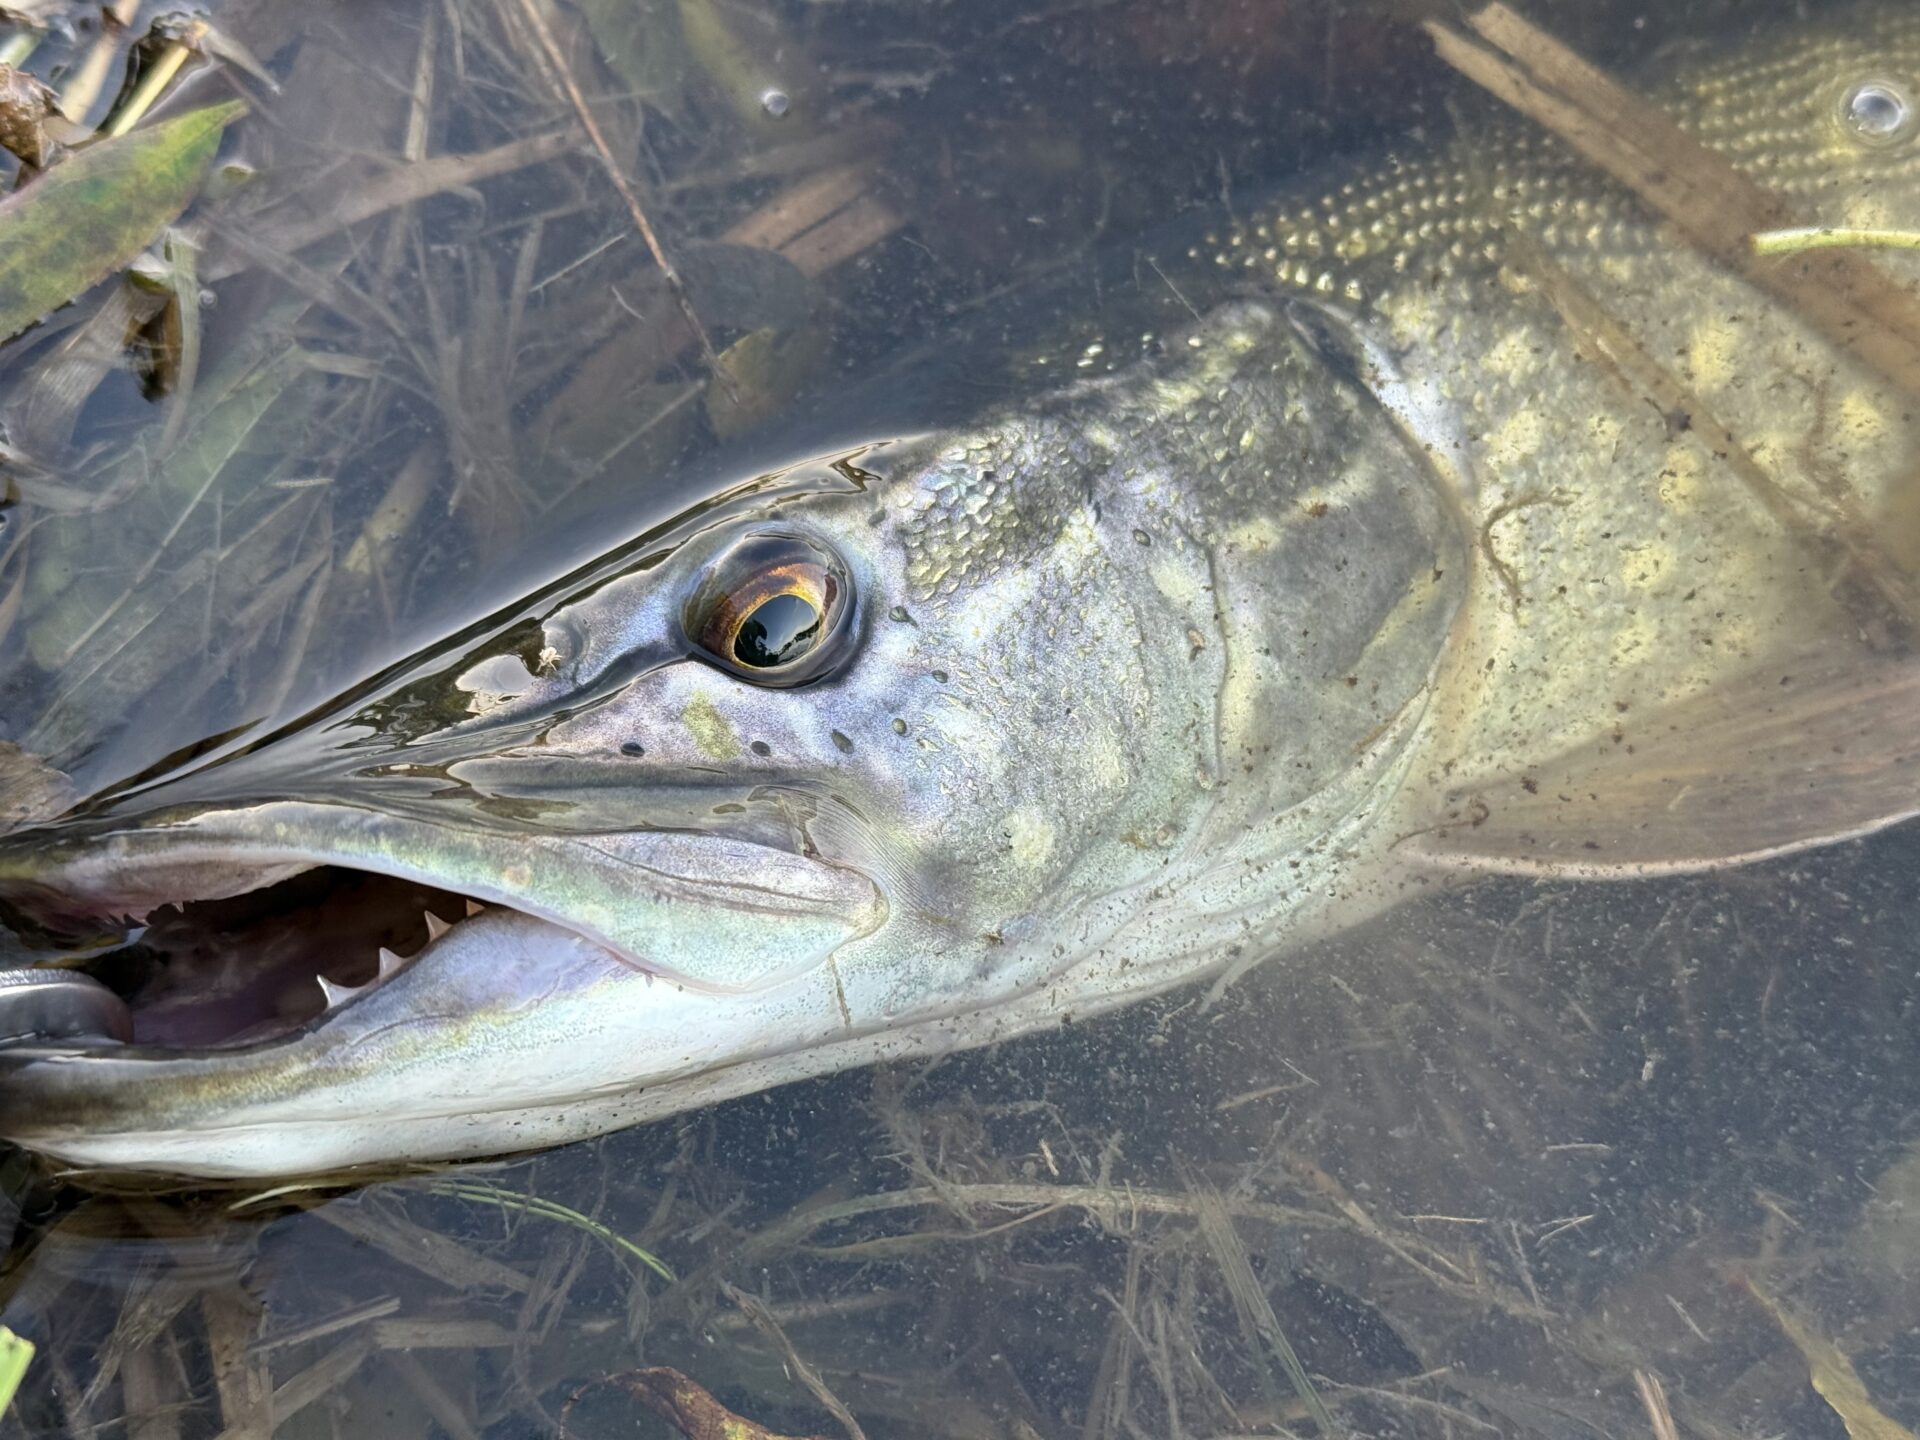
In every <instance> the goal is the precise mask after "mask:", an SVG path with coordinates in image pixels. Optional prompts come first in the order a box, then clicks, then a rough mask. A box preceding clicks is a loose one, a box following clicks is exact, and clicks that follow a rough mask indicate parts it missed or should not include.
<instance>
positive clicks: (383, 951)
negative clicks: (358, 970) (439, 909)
mask: <svg viewBox="0 0 1920 1440" xmlns="http://www.w3.org/2000/svg"><path fill="white" fill-rule="evenodd" d="M427 918H428V919H429V920H431V919H432V918H433V917H432V916H431V915H429V916H428V917H427ZM399 968H400V957H399V956H398V955H396V954H394V953H393V951H391V950H389V949H387V947H386V946H384V945H382V946H381V947H380V978H381V979H382V980H384V979H386V978H387V977H388V976H389V975H391V974H393V972H394V971H396V970H398V969H399Z"/></svg>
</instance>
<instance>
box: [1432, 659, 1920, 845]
mask: <svg viewBox="0 0 1920 1440" xmlns="http://www.w3.org/2000/svg"><path fill="white" fill-rule="evenodd" d="M1618 720H1619V723H1618V724H1617V725H1616V726H1615V727H1614V728H1613V730H1612V732H1611V733H1609V734H1603V735H1602V736H1600V737H1599V738H1597V739H1596V740H1594V741H1593V742H1591V743H1589V744H1586V745H1582V746H1580V747H1578V748H1576V749H1574V750H1570V751H1567V752H1565V753H1563V754H1561V755H1559V756H1557V757H1555V758H1553V759H1551V760H1548V761H1546V762H1544V763H1540V764H1537V765H1533V766H1530V767H1528V768H1526V769H1515V770H1513V771H1510V772H1508V773H1505V774H1501V775H1498V776H1486V777H1482V778H1481V779H1480V780H1478V781H1477V782H1474V783H1470V784H1467V785H1457V786H1454V787H1452V788H1451V789H1450V790H1449V792H1448V796H1447V804H1446V813H1445V816H1444V818H1443V820H1442V821H1441V823H1439V824H1437V825H1432V826H1428V827H1423V828H1419V829H1416V830H1414V831H1413V832H1412V833H1409V834H1408V835H1407V836H1406V837H1405V839H1404V840H1402V841H1401V842H1400V844H1399V846H1398V847H1397V848H1398V851H1399V853H1400V854H1402V855H1403V856H1406V857H1409V858H1412V859H1414V860H1415V861H1416V863H1422V864H1429V865H1434V866H1439V867H1444V868H1450V869H1464V870H1480V871H1488V872H1498V873H1506V874H1532V875H1555V876H1568V877H1587V878H1604V877H1624V876H1633V875H1649V874H1662V873H1677V872H1682V871H1691V870H1704V869H1711V868H1715V867H1718V866H1722V865H1733V864H1738V863H1741V862H1744V861H1750V860H1757V859H1761V858H1764V857H1766V856H1770V855H1780V854H1786V853H1789V852H1792V851H1795V850H1803V849H1808V848H1811V847H1813V846H1816V845H1822V844H1826V843H1829V842H1831V841H1835V840H1843V839H1848V838H1851V837H1854V836H1859V835H1865V834H1868V833H1871V832H1872V831H1874V830H1878V829H1880V828H1882V827H1884V826H1887V825H1891V824H1893V823H1895V822H1896V821H1899V820H1903V819H1906V818H1907V817H1909V816H1911V815H1915V814H1920V659H1915V658H1914V657H1910V656H1906V657H1901V658H1898V659H1888V658H1886V657H1883V656H1871V655H1863V654H1861V653H1859V652H1848V653H1844V654H1841V655H1836V656H1822V657H1808V658H1807V659H1806V660H1805V661H1804V663H1801V664H1787V665H1775V666H1772V667H1769V668H1767V669H1764V670H1757V671H1754V672H1751V673H1750V674H1748V675H1746V676H1744V677H1742V678H1739V679H1735V680H1731V681H1729V682H1727V683H1726V684H1724V685H1721V686H1719V687H1716V688H1714V689H1712V690H1710V691H1707V692H1706V693H1704V694H1702V695H1699V696H1695V697H1693V698H1691V699H1688V700H1684V701H1680V702H1677V703H1675V704H1673V705H1670V706H1668V707H1665V708H1663V709H1661V710H1658V711H1654V712H1652V713H1650V714H1646V715H1638V714H1633V713H1631V712H1629V713H1626V714H1623V715H1621V716H1619V717H1618Z"/></svg>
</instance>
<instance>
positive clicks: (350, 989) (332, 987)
mask: <svg viewBox="0 0 1920 1440" xmlns="http://www.w3.org/2000/svg"><path fill="white" fill-rule="evenodd" d="M317 978H318V979H319V981H320V993H321V994H322V995H325V996H326V997H327V1008H328V1009H329V1010H331V1009H333V1008H334V1007H335V1006H336V1005H344V1004H346V1003H347V1001H349V1000H351V999H353V997H354V996H356V995H358V994H359V993H360V989H359V987H358V986H354V985H337V984H335V983H334V982H333V981H331V980H329V979H327V977H326V976H324V975H321V976H318V977H317Z"/></svg>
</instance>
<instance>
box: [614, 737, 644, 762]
mask: <svg viewBox="0 0 1920 1440" xmlns="http://www.w3.org/2000/svg"><path fill="white" fill-rule="evenodd" d="M620 753H621V754H622V755H627V756H630V757H632V758H633V759H635V760H638V759H639V758H640V757H641V756H642V755H644V754H646V753H647V747H646V746H644V745H642V744H641V743H640V742H639V741H638V740H628V741H626V742H625V743H624V744H622V745H621V746H620Z"/></svg>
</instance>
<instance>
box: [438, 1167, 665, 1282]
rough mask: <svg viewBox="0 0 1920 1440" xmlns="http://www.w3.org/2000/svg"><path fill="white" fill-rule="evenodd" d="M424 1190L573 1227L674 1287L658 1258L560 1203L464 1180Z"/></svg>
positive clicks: (444, 1181)
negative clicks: (642, 1266)
mask: <svg viewBox="0 0 1920 1440" xmlns="http://www.w3.org/2000/svg"><path fill="white" fill-rule="evenodd" d="M423 1188H424V1189H426V1190H429V1191H431V1192H432V1193H433V1194H435V1195H451V1196H453V1197H454V1198H456V1199H460V1200H470V1201H472V1202H474V1203H475V1204H479V1205H494V1206H498V1207H499V1208H500V1209H502V1210H513V1211H517V1212H519V1213H520V1214H522V1215H534V1216H538V1217H539V1218H540V1219H542V1220H553V1221H557V1222H559V1223H560V1224H562V1225H571V1226H573V1227H574V1228H575V1229H576V1230H580V1231H583V1232H585V1233H586V1234H588V1235H591V1236H593V1237H594V1239H596V1240H598V1241H599V1242H600V1243H601V1244H602V1245H605V1246H606V1247H607V1248H608V1249H610V1250H612V1251H614V1252H615V1253H616V1254H620V1255H624V1256H626V1257H627V1258H628V1259H630V1260H636V1261H638V1262H639V1263H640V1264H641V1265H644V1266H645V1267H646V1268H647V1269H649V1270H651V1271H653V1273H654V1274H656V1275H658V1276H659V1277H660V1278H661V1279H662V1280H665V1281H666V1282H667V1283H668V1284H672V1283H673V1280H674V1274H673V1271H672V1270H670V1269H669V1268H668V1267H667V1265H666V1262H665V1261H663V1260H661V1259H660V1257H659V1256H658V1255H655V1254H654V1253H653V1252H652V1251H651V1250H648V1249H645V1248H644V1247H642V1246H639V1245H636V1244H634V1243H633V1241H631V1240H629V1239H627V1237H626V1236H624V1235H621V1234H618V1233H616V1232H615V1231H613V1230H611V1229H609V1228H608V1227H607V1226H605V1225H602V1224H601V1223H600V1222H599V1221H598V1220H595V1219H594V1218H593V1217H592V1216H590V1215H582V1214H581V1213H580V1212H579V1211H578V1210H575V1209H574V1208H572V1207H571V1206H569V1205H562V1204H561V1203H560V1202H559V1201H558V1200H549V1199H546V1198H545V1197H543V1196H539V1195H521V1194H518V1193H516V1192H514V1191H512V1190H503V1189H501V1188H500V1187H499V1186H497V1185H476V1184H473V1183H472V1182H470V1181H464V1180H433V1181H429V1182H428V1183H427V1184H426V1185H425V1186H424V1187H423Z"/></svg>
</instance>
